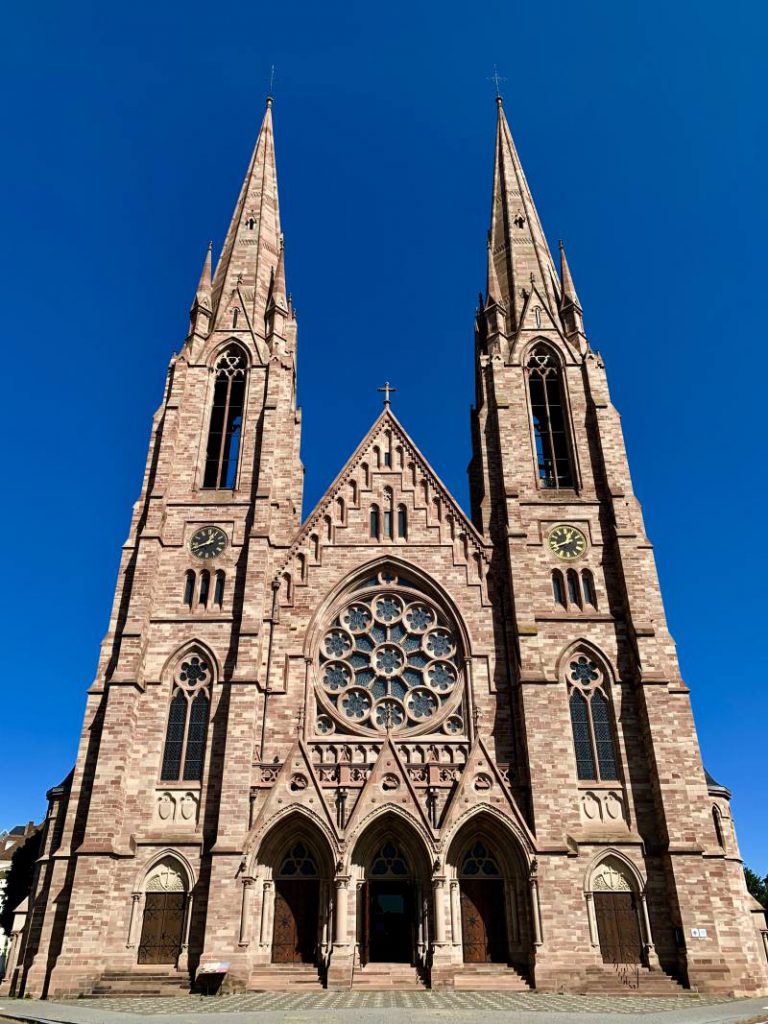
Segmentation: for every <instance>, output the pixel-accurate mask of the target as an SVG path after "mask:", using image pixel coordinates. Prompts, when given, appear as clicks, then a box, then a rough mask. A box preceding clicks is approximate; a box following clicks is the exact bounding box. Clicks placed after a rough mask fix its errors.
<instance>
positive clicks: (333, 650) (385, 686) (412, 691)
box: [316, 573, 464, 736]
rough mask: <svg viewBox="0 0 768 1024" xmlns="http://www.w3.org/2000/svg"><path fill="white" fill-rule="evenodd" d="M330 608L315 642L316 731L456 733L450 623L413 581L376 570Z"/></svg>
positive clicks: (455, 646) (457, 676) (460, 723)
mask: <svg viewBox="0 0 768 1024" xmlns="http://www.w3.org/2000/svg"><path fill="white" fill-rule="evenodd" d="M337 608H338V609H339V610H338V612H337V614H336V615H335V616H334V617H333V619H332V621H331V622H330V624H329V626H328V627H327V628H326V630H325V632H324V633H323V634H322V636H321V637H320V642H319V649H318V664H317V693H318V703H319V705H320V706H319V707H318V714H317V717H316V727H317V731H318V732H319V733H321V734H327V733H329V732H331V731H334V732H336V733H339V732H342V733H343V732H350V731H351V732H358V733H359V732H364V733H369V734H370V733H373V734H380V733H382V732H388V731H400V732H402V731H414V730H417V731H418V732H420V733H426V732H442V733H444V734H445V733H447V734H448V735H453V736H455V735H460V734H462V733H463V731H464V715H463V707H462V697H463V693H462V689H463V688H462V685H461V684H462V673H461V661H460V657H459V643H458V639H457V630H456V628H455V625H454V624H453V623H451V622H449V621H448V619H447V617H446V615H445V614H444V613H443V612H441V611H440V610H439V609H438V608H437V606H436V605H435V604H434V603H433V602H432V600H431V599H429V598H426V597H425V595H424V593H423V592H422V591H421V588H417V587H416V586H415V585H414V584H413V583H412V582H411V581H409V580H407V579H405V578H403V577H398V576H395V575H393V574H391V573H380V574H379V576H378V577H377V578H376V579H373V580H368V581H366V583H365V584H364V585H363V586H362V588H361V589H360V590H358V591H357V592H356V593H355V594H354V597H353V598H348V599H347V601H346V602H344V603H343V604H342V605H341V607H340V608H339V606H337ZM332 723H333V724H332Z"/></svg>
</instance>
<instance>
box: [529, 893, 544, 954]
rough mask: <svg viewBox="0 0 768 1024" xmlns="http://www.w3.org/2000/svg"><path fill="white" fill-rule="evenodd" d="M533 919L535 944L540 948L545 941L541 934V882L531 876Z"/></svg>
mask: <svg viewBox="0 0 768 1024" xmlns="http://www.w3.org/2000/svg"><path fill="white" fill-rule="evenodd" d="M530 886H531V917H532V918H533V944H534V946H540V945H541V944H542V942H543V941H544V937H543V935H542V933H541V905H540V903H539V880H538V878H536V876H535V875H531V878H530Z"/></svg>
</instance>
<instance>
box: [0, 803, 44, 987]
mask: <svg viewBox="0 0 768 1024" xmlns="http://www.w3.org/2000/svg"><path fill="white" fill-rule="evenodd" d="M41 827H42V826H41V825H36V824H35V823H34V821H29V822H27V824H26V825H17V826H16V827H15V828H12V829H10V830H9V831H6V832H0V979H2V978H4V977H5V975H6V973H7V967H8V963H9V954H10V951H11V945H12V940H13V931H14V929H13V926H12V925H11V926H10V927H4V924H6V923H7V920H6V919H7V918H9V917H11V914H10V911H11V910H14V909H16V907H14V905H13V903H15V904H16V905H18V904H19V903H20V902H22V901H23V899H24V897H25V896H26V894H27V892H28V891H29V887H31V884H32V878H31V875H30V877H29V878H27V875H28V872H27V871H26V865H20V864H19V862H18V858H17V860H16V862H15V863H14V854H16V852H17V851H19V850H22V849H23V848H24V847H25V846H26V844H27V842H28V841H29V840H30V839H32V838H33V836H36V835H37V834H38V832H39V831H40V829H41ZM12 869H13V870H14V871H15V872H17V873H18V874H19V875H22V876H23V877H17V879H16V884H15V886H14V880H13V879H12V878H11V871H12ZM9 899H10V900H12V901H13V903H12V904H11V906H10V907H9V906H7V903H8V900H9Z"/></svg>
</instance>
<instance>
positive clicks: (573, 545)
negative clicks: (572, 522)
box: [547, 523, 587, 562]
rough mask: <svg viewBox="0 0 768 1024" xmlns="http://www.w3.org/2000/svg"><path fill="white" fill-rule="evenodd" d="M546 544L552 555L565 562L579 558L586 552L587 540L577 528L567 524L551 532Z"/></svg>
mask: <svg viewBox="0 0 768 1024" xmlns="http://www.w3.org/2000/svg"><path fill="white" fill-rule="evenodd" d="M547 543H548V544H549V550H550V551H551V552H552V553H553V554H554V555H557V557H558V558H564V559H565V560H566V561H567V562H572V561H573V560H574V558H579V556H580V555H583V554H584V552H585V551H586V550H587V538H586V537H585V536H584V534H583V533H582V532H581V530H579V529H578V527H576V526H568V525H567V523H563V524H562V525H560V526H556V527H555V528H554V529H553V530H551V531H550V534H549V537H548V539H547Z"/></svg>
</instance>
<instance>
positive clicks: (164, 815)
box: [155, 789, 200, 828]
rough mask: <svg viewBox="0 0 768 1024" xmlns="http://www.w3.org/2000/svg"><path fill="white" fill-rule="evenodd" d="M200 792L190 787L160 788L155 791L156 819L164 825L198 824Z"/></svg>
mask: <svg viewBox="0 0 768 1024" xmlns="http://www.w3.org/2000/svg"><path fill="white" fill-rule="evenodd" d="M199 807H200V794H199V793H198V792H195V791H194V790H189V789H158V790H156V793H155V820H156V821H158V822H160V824H162V825H176V826H179V825H181V826H183V827H188V828H195V827H196V826H197V818H198V811H199Z"/></svg>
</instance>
